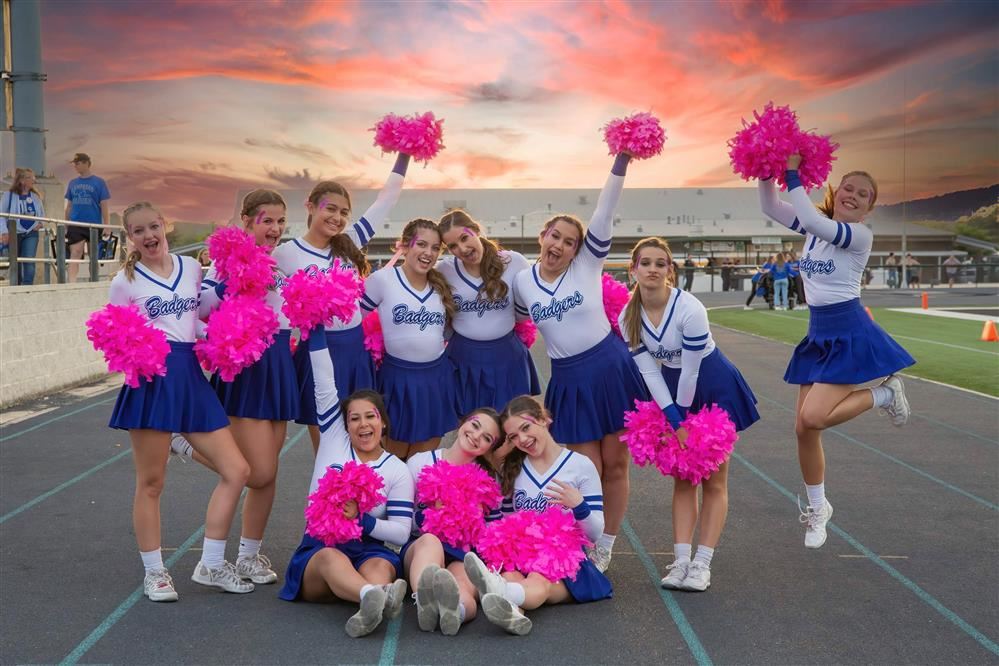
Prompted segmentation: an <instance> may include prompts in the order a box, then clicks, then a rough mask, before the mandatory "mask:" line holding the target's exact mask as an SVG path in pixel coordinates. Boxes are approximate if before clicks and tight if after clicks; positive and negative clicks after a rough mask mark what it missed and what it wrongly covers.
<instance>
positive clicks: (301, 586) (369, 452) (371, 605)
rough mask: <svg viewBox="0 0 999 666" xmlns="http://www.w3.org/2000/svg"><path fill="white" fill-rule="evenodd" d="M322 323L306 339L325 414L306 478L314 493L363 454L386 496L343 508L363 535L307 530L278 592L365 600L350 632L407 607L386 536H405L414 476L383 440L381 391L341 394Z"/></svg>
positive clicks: (361, 631)
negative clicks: (337, 537) (335, 540)
mask: <svg viewBox="0 0 999 666" xmlns="http://www.w3.org/2000/svg"><path fill="white" fill-rule="evenodd" d="M321 333H322V327H321V326H317V327H316V329H315V330H314V331H313V333H312V334H311V335H310V336H309V340H308V344H306V345H303V346H305V347H307V348H308V350H309V352H308V353H309V360H310V362H311V363H312V375H313V377H314V382H313V386H314V387H315V389H314V390H315V401H316V407H317V408H318V410H319V414H320V423H319V431H320V433H321V434H320V437H321V440H320V442H319V451H318V452H317V453H316V461H315V465H314V466H313V470H312V481H311V483H310V484H309V493H310V494H311V493H312V492H314V491H315V490H316V488H318V487H319V479H320V478H321V477H322V476H323V475H324V474H326V472H327V470H328V469H329V468H333V469H343V465H344V463H346V462H347V461H351V460H352V461H355V462H360V463H363V464H365V465H367V466H368V467H370V468H371V469H373V470H375V472H377V473H378V475H379V476H381V477H382V479H383V481H384V483H385V485H384V489H383V491H384V493H385V497H386V501H385V503H384V504H380V505H378V506H376V507H375V508H374V509H372V510H371V511H370V512H368V513H366V514H364V515H363V516H358V515H357V504H356V503H355V502H348V503H347V505H346V506H345V507H344V516H345V517H347V518H349V519H353V518H355V517H356V518H358V520H359V521H360V524H361V528H362V530H363V536H362V538H361V539H360V540H357V541H351V542H348V543H345V544H340V545H338V546H335V547H330V546H326V545H324V544H323V542H322V541H320V540H319V539H316V538H314V537H311V536H309V534H308V533H306V534H305V535H303V536H302V542H301V543H300V544H299V546H298V549H297V550H295V553H294V554H293V555H292V556H291V561H290V562H289V563H288V570H287V572H286V573H285V576H284V587H282V588H281V591H280V592H279V593H278V596H279V597H281V598H282V599H284V600H285V601H298V600H302V601H311V602H329V601H333V600H334V599H343V600H344V601H354V602H358V603H359V604H360V608H359V609H358V611H357V613H355V614H354V615H352V616H351V617H350V619H349V620H347V624H346V626H345V627H344V630H345V631H346V632H347V635H348V636H350V637H351V638H358V637H360V636H366V635H367V634H370V633H371V632H372V631H374V630H375V629H376V628H377V627H378V625H379V624H381V622H382V619H383V618H386V617H387V618H390V619H391V618H393V617H396V616H397V615H399V613H400V612H402V604H403V602H404V601H405V598H406V581H405V580H403V579H402V562H401V561H400V559H399V556H398V555H397V554H396V552H395V551H394V550H391V549H390V548H389V547H388V545H387V544H391V545H393V546H402V545H403V544H404V543H406V540H407V537H408V536H409V532H410V528H411V527H412V524H413V478H412V477H411V476H410V475H409V470H408V469H406V465H405V464H404V463H403V462H402V461H401V460H399V459H398V458H396V457H395V456H393V455H392V454H390V453H387V452H386V451H385V450H384V449H383V448H382V442H383V439H384V437H385V436H386V435H387V433H388V431H389V418H388V414H387V413H386V411H385V404H384V403H383V402H382V399H381V396H379V395H378V394H377V393H375V392H374V391H370V390H361V391H357V392H355V393H352V394H351V395H350V397H348V398H347V399H346V400H344V401H343V402H342V403H341V402H340V398H339V392H338V389H337V386H336V380H335V378H334V372H333V367H334V362H335V360H336V359H331V358H330V354H329V349H328V347H327V346H326V340H325V339H324V338H323V336H322V335H321Z"/></svg>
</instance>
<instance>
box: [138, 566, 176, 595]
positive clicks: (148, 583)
mask: <svg viewBox="0 0 999 666" xmlns="http://www.w3.org/2000/svg"><path fill="white" fill-rule="evenodd" d="M142 593H143V594H144V595H146V596H147V597H149V600H150V601H177V590H175V589H174V588H173V578H171V577H170V573H169V572H168V571H167V570H166V569H153V570H152V571H150V572H149V573H147V574H146V577H145V578H144V579H143V581H142Z"/></svg>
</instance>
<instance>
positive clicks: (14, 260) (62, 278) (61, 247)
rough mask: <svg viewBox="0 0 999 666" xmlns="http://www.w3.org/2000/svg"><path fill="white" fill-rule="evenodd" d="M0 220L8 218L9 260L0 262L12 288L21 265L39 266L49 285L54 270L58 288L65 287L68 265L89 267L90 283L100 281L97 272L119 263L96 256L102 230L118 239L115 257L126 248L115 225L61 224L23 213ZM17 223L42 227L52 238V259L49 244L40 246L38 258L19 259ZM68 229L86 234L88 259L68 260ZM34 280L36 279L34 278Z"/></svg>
mask: <svg viewBox="0 0 999 666" xmlns="http://www.w3.org/2000/svg"><path fill="white" fill-rule="evenodd" d="M0 217H6V218H7V233H8V238H9V243H10V250H9V257H8V259H7V260H6V261H3V260H0V268H9V269H10V278H9V279H10V282H9V284H10V285H11V286H15V285H17V284H19V283H20V282H19V281H20V271H19V270H18V269H19V267H20V266H21V265H24V264H36V265H37V264H41V265H42V266H43V269H44V270H43V273H44V276H45V284H50V283H51V275H50V270H52V269H53V268H54V269H55V275H56V281H57V282H58V284H65V283H66V268H67V266H68V265H70V264H88V265H89V272H90V282H97V281H98V280H100V268H101V266H105V265H107V264H115V263H120V262H121V259H120V257H118V256H114V257H111V258H106V259H101V258H100V257H99V256H98V248H99V241H100V239H101V236H102V230H104V229H109V230H111V231H112V234H111V235H112V236H114V237H115V238H116V239H117V242H116V243H115V252H114V253H115V255H117V254H118V253H119V251H120V250H119V248H124V247H125V231H124V229H122V228H121V227H120V226H118V225H112V224H96V223H93V222H73V221H72V220H62V219H59V218H54V217H38V216H36V215H24V214H22V213H17V214H16V215H15V214H10V213H5V214H2V215H0ZM18 220H33V221H35V222H41V223H42V224H43V226H42V228H41V229H39V231H43V232H45V234H47V235H51V236H52V240H53V241H55V242H54V243H53V244H54V246H55V252H54V254H55V256H54V257H50V256H49V243H47V242H46V243H41V242H40V243H39V245H40V247H41V248H42V255H43V256H41V257H37V256H36V257H21V256H19V254H18V250H19V248H18V243H19V238H18V234H17V221H18ZM67 227H84V228H86V229H87V230H88V232H89V236H88V239H87V240H88V243H89V256H88V257H87V258H86V259H69V258H67V256H66V228H67ZM36 280H37V278H36Z"/></svg>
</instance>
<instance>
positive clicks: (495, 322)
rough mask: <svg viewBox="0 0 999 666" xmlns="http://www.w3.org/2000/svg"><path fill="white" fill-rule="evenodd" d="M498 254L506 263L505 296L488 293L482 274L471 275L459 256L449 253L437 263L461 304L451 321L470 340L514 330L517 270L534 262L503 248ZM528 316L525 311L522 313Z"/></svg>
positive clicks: (459, 333)
mask: <svg viewBox="0 0 999 666" xmlns="http://www.w3.org/2000/svg"><path fill="white" fill-rule="evenodd" d="M499 254H500V257H501V258H502V260H503V261H504V263H506V269H505V270H504V271H503V277H502V279H503V282H505V283H506V286H507V294H506V298H503V299H497V300H493V299H489V298H487V297H486V295H485V293H484V292H483V286H484V285H483V281H482V278H475V277H472V276H471V275H469V274H468V272H467V271H466V270H465V268H464V267H463V265H462V263H461V261H460V260H458V258H457V257H455V256H453V255H449V256H447V257H444V258H442V259H441V260H440V261H439V262H438V263H437V270H439V271H440V272H441V273H443V274H444V278H445V279H446V280H447V282H448V284H449V285H451V293H452V294H454V302H455V305H457V306H458V314H456V315H455V317H454V321H452V322H451V325H452V327H453V328H454V330H455V332H456V333H457V334H458V335H461V336H464V337H466V338H469V339H470V340H497V339H499V338H502V337H503V336H504V335H506V334H507V333H509V332H510V331H512V330H513V327H514V324H516V323H517V317H516V313H515V312H514V306H513V303H514V295H513V282H514V278H515V277H516V276H517V274H518V273H520V272H521V271H524V270H529V269H530V267H531V264H530V263H528V261H527V259H525V258H524V255H522V254H520V253H519V252H512V251H509V250H502V251H500V253H499ZM526 318H527V316H526V315H525V316H523V317H521V319H526Z"/></svg>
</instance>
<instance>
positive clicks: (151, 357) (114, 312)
mask: <svg viewBox="0 0 999 666" xmlns="http://www.w3.org/2000/svg"><path fill="white" fill-rule="evenodd" d="M87 339H88V340H90V342H92V343H93V345H94V349H96V350H97V351H99V352H102V353H103V354H104V361H105V362H106V363H107V364H108V371H109V372H123V373H125V383H126V384H128V385H129V386H131V387H132V388H138V387H139V378H140V377H141V378H142V379H145V380H147V381H148V380H151V379H152V378H153V377H155V376H160V377H162V376H164V375H166V357H167V354H169V353H170V345H169V343H167V337H166V334H165V333H164V332H163V331H161V330H160V329H158V328H155V327H154V326H153V325H152V324H150V322H149V319H147V318H146V316H145V315H144V314H142V311H141V310H139V306H137V305H134V304H132V305H111V304H108V305H105V306H104V307H103V308H101V309H100V310H97V311H96V312H94V313H93V314H91V315H90V317H89V318H87Z"/></svg>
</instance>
